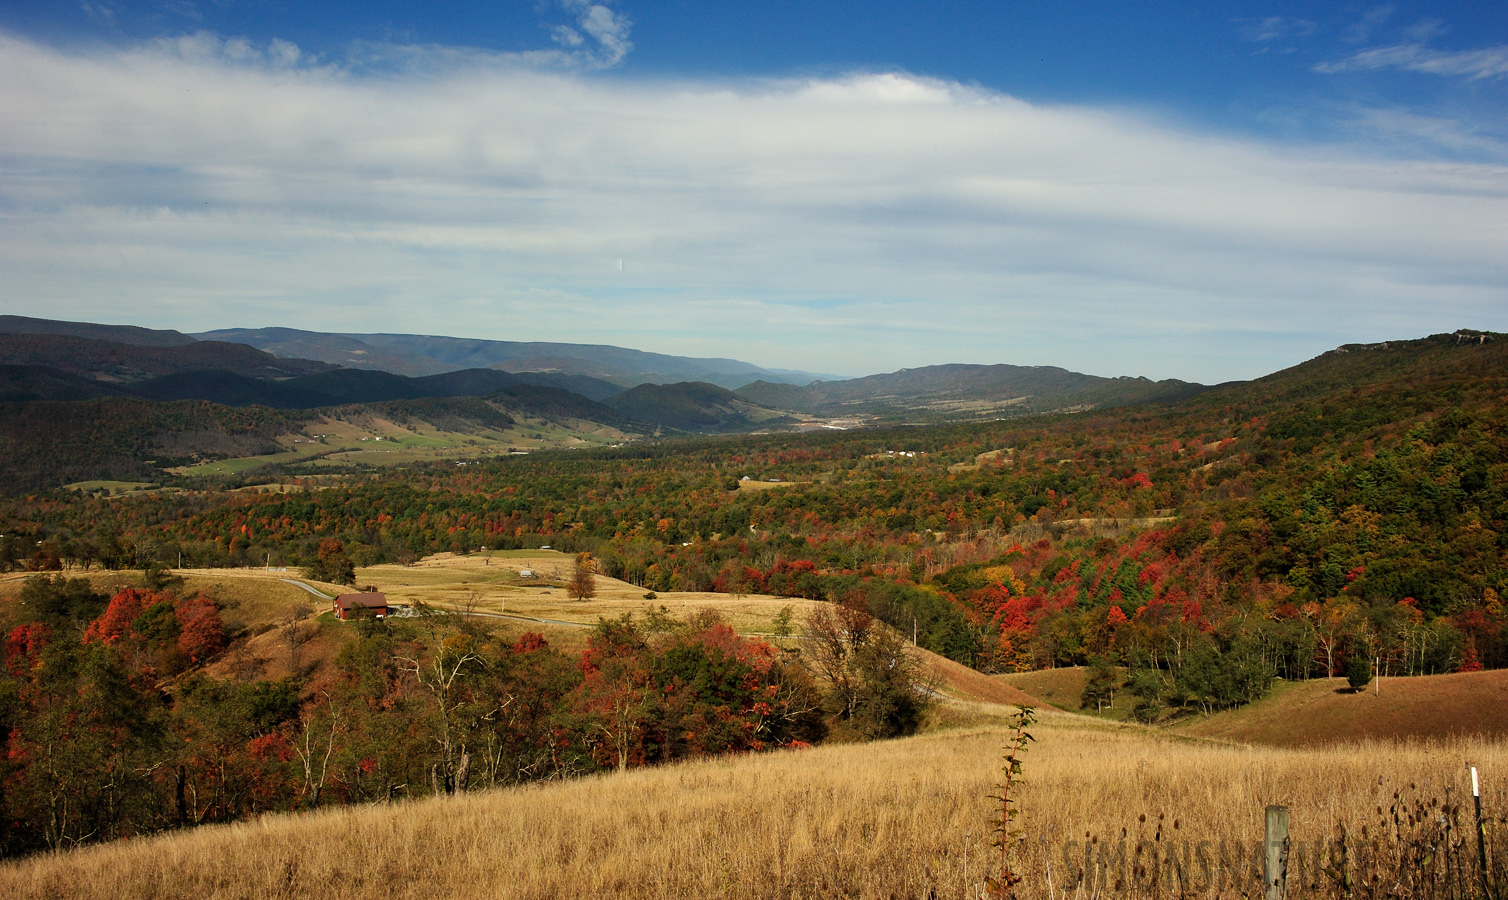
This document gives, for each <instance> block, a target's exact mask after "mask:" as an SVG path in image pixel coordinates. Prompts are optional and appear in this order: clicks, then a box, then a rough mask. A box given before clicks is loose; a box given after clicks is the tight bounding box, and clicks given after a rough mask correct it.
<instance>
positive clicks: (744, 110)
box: [0, 0, 1508, 382]
mask: <svg viewBox="0 0 1508 900" xmlns="http://www.w3.org/2000/svg"><path fill="white" fill-rule="evenodd" d="M744 7H747V8H744ZM0 83H3V84H6V85H7V89H6V91H5V92H4V96H3V97H0V304H3V305H4V306H5V307H7V310H8V311H12V312H18V313H22V314H29V315H45V316H53V317H59V318H76V319H89V320H95V321H118V322H132V323H136V324H143V325H153V326H160V327H174V328H180V329H183V330H199V329H209V328H215V327H226V326H233V325H234V326H259V325H288V326H294V327H304V328H311V329H320V330H345V331H377V330H386V331H415V332H427V333H441V334H462V335H472V336H478V337H489V338H498V339H516V340H562V341H591V342H603V343H612V344H619V345H624V346H633V347H639V348H643V349H651V350H658V351H663V352H672V353H684V354H688V355H707V356H714V355H715V356H733V357H738V358H742V359H747V360H750V361H752V362H757V363H760V364H763V365H769V366H779V367H787V368H804V369H809V370H816V371H837V372H842V373H846V374H867V373H870V372H875V371H889V370H893V369H896V368H900V367H914V366H919V365H926V364H932V363H942V362H1011V363H1018V364H1052V365H1062V366H1065V367H1068V368H1072V369H1076V370H1079V371H1088V372H1093V373H1096V374H1104V375H1118V374H1136V375H1147V376H1150V377H1178V378H1185V379H1189V380H1199V381H1206V382H1212V381H1219V380H1224V379H1230V378H1242V377H1252V376H1255V375H1260V374H1264V373H1266V372H1269V371H1272V370H1274V369H1276V368H1280V367H1282V366H1285V365H1290V364H1292V363H1295V362H1298V361H1300V360H1302V359H1305V358H1308V357H1310V356H1313V355H1315V354H1316V353H1318V352H1321V351H1323V350H1325V349H1328V348H1330V347H1333V346H1335V345H1336V344H1339V343H1343V342H1349V341H1357V340H1386V339H1392V338H1400V337H1412V336H1418V335H1422V334H1426V333H1430V332H1436V331H1446V330H1451V329H1454V328H1457V327H1479V328H1490V329H1496V330H1508V5H1503V4H1486V3H1428V4H1420V3H1394V4H1365V3H1335V4H1314V3H1305V4H1297V3H1268V4H1255V3H1230V4H1196V3H1180V4H1173V3H1108V2H1107V3H1071V2H1063V3H1052V4H1025V3H1002V2H994V3H989V2H961V3H952V4H945V5H938V4H920V3H873V2H871V3H862V4H861V3H842V2H827V3H797V2H767V3H761V4H717V3H707V2H691V0H684V2H662V3H641V2H633V0H618V2H614V3H611V4H594V3H591V2H586V0H539V2H523V3H492V4H475V3H468V2H438V3H426V4H411V3H398V2H374V3H362V4H356V3H350V4H346V3H339V4H330V3H326V4H318V3H302V4H296V3H285V2H276V0H254V2H233V0H221V2H191V0H174V2H168V3H120V2H110V0H87V2H82V3H55V2H50V3H43V2H33V0H10V2H8V3H7V4H5V5H3V6H0Z"/></svg>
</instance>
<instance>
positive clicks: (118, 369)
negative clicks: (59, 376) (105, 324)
mask: <svg viewBox="0 0 1508 900" xmlns="http://www.w3.org/2000/svg"><path fill="white" fill-rule="evenodd" d="M0 362H4V363H6V364H9V365H39V366H47V367H49V368H52V369H56V370H58V371H61V372H67V373H69V374H71V375H77V376H80V377H82V378H89V379H93V380H95V381H102V382H108V383H111V384H129V383H131V382H136V381H143V380H146V379H151V378H157V377H161V376H164V375H179V374H183V373H186V372H196V371H203V370H207V369H217V370H221V371H226V372H233V373H235V374H237V375H240V376H243V377H245V378H256V379H263V380H276V379H286V378H298V377H301V376H307V375H312V374H316V373H320V372H328V371H331V370H333V369H334V368H335V367H334V366H331V365H330V364H328V363H322V362H316V361H314V360H310V359H285V358H283V357H278V356H273V355H272V354H271V353H264V352H262V351H261V350H257V349H256V348H254V347H248V346H246V345H245V344H228V343H223V342H220V341H195V342H192V343H188V344H173V345H166V346H162V345H140V344H131V343H126V342H123V341H118V340H114V339H106V338H82V337H74V336H72V335H62V334H17V333H5V332H3V331H0Z"/></svg>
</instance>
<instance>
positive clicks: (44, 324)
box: [0, 316, 195, 347]
mask: <svg viewBox="0 0 1508 900" xmlns="http://www.w3.org/2000/svg"><path fill="white" fill-rule="evenodd" d="M0 333H3V334H66V335H69V336H71V337H81V338H89V339H91V340H96V341H116V342H118V343H122V344H133V345H135V346H138V347H181V346H183V345H185V344H192V343H194V340H195V339H194V338H191V337H189V336H188V335H186V334H184V333H182V332H180V331H164V330H160V329H156V328H142V327H140V326H138V325H98V324H95V323H94V322H64V321H61V320H58V319H35V318H32V317H31V316H0Z"/></svg>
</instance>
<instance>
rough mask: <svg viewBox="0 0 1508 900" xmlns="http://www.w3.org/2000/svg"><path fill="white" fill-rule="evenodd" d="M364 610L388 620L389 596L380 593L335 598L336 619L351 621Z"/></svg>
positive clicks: (343, 595) (344, 595)
mask: <svg viewBox="0 0 1508 900" xmlns="http://www.w3.org/2000/svg"><path fill="white" fill-rule="evenodd" d="M362 610H368V611H369V612H370V614H371V615H373V616H376V617H377V618H379V619H382V618H386V617H387V614H388V608H387V595H386V594H379V593H371V594H341V595H340V596H339V597H336V598H335V609H334V612H335V617H336V618H337V619H349V618H351V617H352V616H355V615H358V614H360V613H361V611H362Z"/></svg>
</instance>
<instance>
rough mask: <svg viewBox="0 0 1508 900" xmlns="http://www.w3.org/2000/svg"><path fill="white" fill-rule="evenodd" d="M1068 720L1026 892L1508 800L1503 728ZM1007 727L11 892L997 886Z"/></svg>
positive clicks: (1036, 770) (133, 852)
mask: <svg viewBox="0 0 1508 900" xmlns="http://www.w3.org/2000/svg"><path fill="white" fill-rule="evenodd" d="M1047 716H1048V720H1047V721H1044V722H1043V723H1040V724H1039V726H1038V727H1037V728H1036V729H1035V732H1036V736H1037V738H1038V741H1037V743H1035V744H1034V745H1032V746H1031V749H1030V750H1029V751H1028V753H1027V756H1026V765H1025V773H1024V775H1025V778H1026V783H1025V785H1024V786H1023V787H1022V788H1021V789H1020V804H1021V810H1022V813H1021V818H1020V820H1019V822H1020V825H1021V827H1022V829H1023V833H1024V840H1023V842H1022V843H1021V844H1020V845H1019V852H1018V856H1017V859H1016V861H1015V863H1014V865H1015V866H1016V868H1017V869H1018V870H1019V871H1020V872H1021V873H1022V874H1024V875H1025V876H1026V880H1025V881H1024V882H1023V883H1022V884H1021V885H1020V886H1019V888H1018V895H1019V896H1020V897H1022V898H1038V897H1042V898H1052V897H1063V898H1068V897H1077V898H1084V897H1089V896H1091V895H1092V893H1093V891H1092V888H1091V887H1090V885H1089V884H1088V882H1085V883H1084V884H1079V885H1076V884H1075V880H1076V879H1077V877H1078V870H1079V869H1081V868H1082V866H1083V858H1084V849H1083V848H1084V846H1085V836H1086V835H1088V836H1090V838H1091V840H1094V841H1096V842H1097V843H1095V844H1093V845H1092V846H1094V847H1095V848H1096V852H1097V851H1098V848H1100V847H1105V848H1107V849H1108V850H1109V851H1110V852H1109V853H1108V854H1107V856H1106V868H1105V871H1106V872H1107V873H1108V875H1109V878H1110V881H1111V883H1109V884H1106V885H1104V886H1103V888H1104V892H1106V893H1111V894H1116V893H1119V894H1124V893H1125V891H1124V890H1122V891H1119V892H1117V891H1116V890H1115V885H1114V883H1113V879H1114V878H1115V877H1117V871H1120V876H1119V877H1122V878H1125V879H1131V880H1133V881H1134V880H1135V878H1136V874H1135V871H1134V866H1135V865H1136V863H1137V861H1138V860H1141V862H1142V863H1143V864H1146V863H1147V861H1148V860H1149V859H1150V858H1151V855H1152V854H1154V853H1155V854H1158V856H1159V859H1160V860H1162V865H1161V867H1160V868H1159V869H1158V871H1161V872H1162V873H1163V876H1164V877H1166V878H1171V879H1177V878H1178V877H1180V876H1178V875H1176V874H1173V870H1171V869H1167V868H1166V858H1167V856H1168V855H1169V854H1170V853H1171V854H1175V855H1176V854H1179V853H1183V854H1186V855H1185V857H1184V858H1186V859H1188V858H1197V854H1198V852H1199V851H1198V850H1197V848H1198V847H1199V846H1201V842H1204V843H1203V844H1202V846H1204V847H1206V848H1215V850H1214V852H1215V853H1218V850H1219V848H1221V847H1222V846H1225V847H1231V848H1235V847H1240V848H1243V850H1242V853H1241V854H1240V855H1239V858H1240V859H1241V860H1243V861H1245V860H1246V859H1247V858H1248V857H1250V856H1251V854H1250V852H1248V851H1249V850H1250V848H1251V846H1252V843H1253V842H1255V841H1257V840H1259V838H1260V834H1261V822H1262V813H1263V808H1264V807H1265V806H1266V805H1267V804H1270V803H1280V804H1286V805H1288V806H1289V807H1290V808H1291V810H1292V834H1293V839H1294V840H1295V841H1297V842H1299V846H1300V849H1301V850H1302V848H1303V847H1304V846H1310V845H1312V842H1314V841H1317V840H1322V839H1325V838H1327V837H1329V836H1330V835H1331V834H1332V831H1333V827H1334V824H1335V823H1336V822H1337V821H1340V820H1344V821H1345V822H1346V823H1348V824H1349V825H1350V826H1351V827H1352V828H1353V830H1354V829H1357V828H1360V826H1361V825H1363V824H1367V823H1375V821H1376V819H1377V814H1376V808H1377V807H1379V806H1386V805H1388V804H1389V803H1390V802H1391V797H1392V794H1393V792H1394V791H1395V790H1402V791H1403V792H1404V793H1405V795H1419V796H1423V797H1437V798H1445V797H1446V796H1447V792H1448V791H1449V792H1450V794H1449V796H1452V797H1454V798H1456V799H1459V798H1460V796H1461V792H1462V790H1463V789H1464V787H1465V784H1466V781H1465V771H1464V769H1463V768H1462V766H1463V762H1466V761H1470V762H1471V763H1473V764H1475V765H1477V766H1479V767H1480V768H1481V769H1482V772H1483V775H1484V778H1485V779H1486V785H1487V788H1488V790H1487V795H1488V796H1487V802H1488V804H1489V807H1490V808H1497V809H1501V808H1502V805H1503V803H1504V802H1505V799H1508V795H1505V792H1504V790H1503V788H1502V785H1503V784H1504V782H1503V780H1502V779H1503V777H1504V775H1505V773H1508V746H1505V745H1504V744H1502V743H1499V742H1484V741H1479V740H1470V739H1465V740H1453V741H1444V742H1440V743H1435V744H1397V743H1365V744H1351V745H1343V746H1336V747H1331V748H1327V749H1252V748H1248V747H1240V746H1232V745H1223V744H1217V743H1210V742H1205V741H1197V740H1191V739H1187V738H1182V739H1180V738H1174V737H1170V736H1167V735H1161V734H1156V733H1152V732H1147V731H1144V730H1141V729H1137V728H1133V727H1130V726H1118V725H1113V724H1107V723H1100V722H1094V721H1090V720H1086V719H1083V718H1080V717H1073V716H1068V715H1062V714H1055V713H1048V714H1047ZM1002 736H1003V732H1002V730H1001V729H1000V728H998V727H996V728H973V729H956V730H950V731H943V732H936V733H932V734H928V735H923V736H920V737H915V738H909V739H904V740H896V741H890V742H886V743H880V744H865V745H854V744H849V745H835V746H827V747H820V748H816V749H811V750H802V751H784V752H778V753H770V754H763V755H756V756H745V757H738V758H732V759H716V760H704V761H694V762H689V763H684V764H679V765H673V766H667V767H664V768H659V769H648V770H637V771H629V772H627V773H624V774H614V775H605V776H600V777H592V778H586V779H582V780H578V781H570V782H561V783H552V784H543V785H536V786H531V787H525V788H517V789H507V790H498V791H493V792H488V793H481V794H472V795H468V796H464V797H460V798H445V799H436V800H426V801H416V802H407V803H400V804H394V805H382V806H371V807H365V808H357V809H342V810H326V811H321V812H317V813H312V814H304V815H281V816H268V817H265V818H263V819H260V820H258V821H254V822H247V823H243V824H238V825H231V826H215V827H209V828H202V829H199V830H197V831H191V832H183V833H177V834H168V835H163V836H159V837H154V838H150V839H145V840H139V841H131V842H125V843H118V844H114V845H107V846H99V847H91V848H86V849H83V850H80V851H75V852H70V853H63V854H59V855H55V856H41V857H35V858H31V859H27V860H22V861H20V862H14V863H8V864H5V865H3V866H0V896H5V897H8V898H16V900H21V898H65V897H66V898H81V900H86V898H108V900H122V898H137V897H141V898H164V900H165V898H179V897H182V898H232V897H234V898H258V900H260V898H277V897H321V898H374V900H375V898H382V900H389V898H394V900H396V898H426V900H427V898H434V897H489V898H493V897H496V898H515V897H516V898H542V900H543V898H557V897H624V898H629V897H632V898H703V897H734V898H808V897H809V898H818V897H855V898H891V897H918V898H923V897H939V898H966V897H967V898H976V897H979V896H981V895H982V894H981V885H982V879H983V876H984V875H985V873H986V867H990V866H995V865H998V851H995V850H992V849H991V848H990V846H989V843H990V837H989V831H990V829H989V825H988V824H987V820H988V819H989V816H990V812H991V809H992V801H990V800H989V799H988V795H989V794H990V793H991V792H992V785H993V783H994V782H995V780H996V778H997V771H996V770H997V767H998V765H999V758H1000V749H1001V744H1002ZM1411 786H1412V787H1411ZM1374 827H1375V826H1374ZM1123 830H1124V833H1123ZM1123 836H1124V838H1125V841H1126V843H1125V848H1126V849H1125V852H1124V855H1123V856H1122V855H1119V853H1120V851H1119V849H1118V848H1119V846H1120V841H1121V839H1122V837H1123ZM1141 841H1146V842H1147V843H1146V844H1145V845H1144V847H1143V853H1142V855H1141V856H1138V855H1137V853H1136V851H1135V848H1136V847H1137V845H1138V843H1139V842H1141ZM1206 852H1209V851H1206ZM1189 853H1193V854H1195V856H1194V857H1189V856H1187V854H1189ZM1231 856H1232V860H1235V859H1237V858H1238V854H1235V853H1232V855H1231ZM1120 861H1124V862H1125V867H1124V869H1123V870H1121V869H1118V863H1119V862H1120ZM1094 865H1095V862H1094V861H1093V860H1092V861H1091V864H1090V869H1091V871H1092V870H1093V868H1094ZM1232 865H1233V866H1234V865H1236V864H1235V863H1234V862H1233V864H1232ZM1211 871H1215V872H1225V874H1226V875H1227V876H1228V877H1229V878H1230V879H1232V880H1231V881H1230V882H1229V883H1228V884H1226V886H1225V887H1226V889H1225V890H1223V891H1222V890H1220V881H1219V878H1218V875H1215V876H1212V875H1210V873H1209V872H1205V871H1203V870H1201V868H1200V867H1199V866H1198V865H1193V866H1190V867H1189V868H1187V869H1185V870H1184V871H1183V875H1182V876H1181V877H1182V878H1183V879H1185V880H1184V881H1183V882H1178V883H1177V885H1173V884H1165V886H1164V888H1163V891H1164V892H1166V893H1167V894H1168V895H1169V896H1176V895H1177V893H1178V890H1176V889H1173V888H1175V887H1178V886H1181V887H1182V888H1183V889H1184V890H1186V891H1190V892H1193V893H1198V894H1203V893H1204V891H1203V890H1201V888H1205V887H1207V889H1208V892H1209V895H1214V894H1216V893H1219V894H1222V895H1225V896H1238V895H1239V894H1240V892H1241V891H1242V890H1250V889H1251V888H1252V887H1253V885H1251V884H1247V883H1245V882H1243V881H1241V880H1240V879H1239V878H1236V874H1235V873H1238V872H1244V871H1245V870H1238V869H1236V868H1232V869H1230V870H1228V871H1227V870H1224V869H1219V868H1218V867H1215V868H1214V869H1212V870H1211ZM1246 874H1249V872H1248V873H1246ZM1201 879H1208V881H1209V884H1208V885H1207V886H1206V885H1204V884H1203V883H1202V881H1201ZM1123 888H1124V885H1123Z"/></svg>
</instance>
